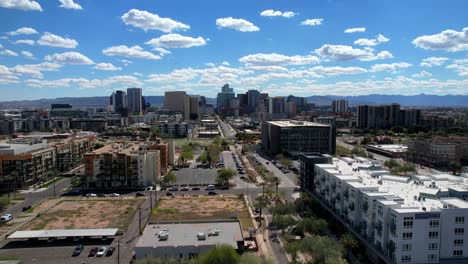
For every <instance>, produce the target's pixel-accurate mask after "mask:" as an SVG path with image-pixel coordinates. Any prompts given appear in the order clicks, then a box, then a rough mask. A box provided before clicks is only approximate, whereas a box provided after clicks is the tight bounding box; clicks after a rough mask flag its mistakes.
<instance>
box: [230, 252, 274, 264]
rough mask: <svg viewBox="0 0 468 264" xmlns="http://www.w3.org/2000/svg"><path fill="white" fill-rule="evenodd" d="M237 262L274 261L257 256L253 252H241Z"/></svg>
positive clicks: (272, 263)
mask: <svg viewBox="0 0 468 264" xmlns="http://www.w3.org/2000/svg"><path fill="white" fill-rule="evenodd" d="M238 263H239V264H274V263H275V262H274V261H273V260H272V259H270V258H266V257H265V256H257V255H255V254H253V253H246V254H243V255H242V256H241V257H240V259H239V262H238Z"/></svg>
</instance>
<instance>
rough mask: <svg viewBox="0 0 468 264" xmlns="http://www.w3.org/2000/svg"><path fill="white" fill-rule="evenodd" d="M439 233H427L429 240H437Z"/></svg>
mask: <svg viewBox="0 0 468 264" xmlns="http://www.w3.org/2000/svg"><path fill="white" fill-rule="evenodd" d="M438 237H439V232H429V238H438Z"/></svg>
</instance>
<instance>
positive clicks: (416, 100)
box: [0, 94, 468, 108]
mask: <svg viewBox="0 0 468 264" xmlns="http://www.w3.org/2000/svg"><path fill="white" fill-rule="evenodd" d="M206 99H207V103H208V104H214V105H215V104H216V98H206ZM337 99H344V100H348V104H349V105H350V106H354V105H358V104H390V103H399V104H400V105H402V106H456V107H468V95H430V94H419V95H383V94H371V95H358V96H336V95H326V96H309V97H307V101H308V102H309V103H314V104H316V105H318V106H325V105H331V102H332V101H333V100H337ZM145 100H146V102H147V103H150V104H151V105H152V106H160V105H163V104H164V96H145ZM51 104H71V105H73V107H105V106H107V105H108V104H109V97H107V96H95V97H62V98H55V99H38V100H18V101H4V102H0V108H29V107H30V108H49V107H50V105H51Z"/></svg>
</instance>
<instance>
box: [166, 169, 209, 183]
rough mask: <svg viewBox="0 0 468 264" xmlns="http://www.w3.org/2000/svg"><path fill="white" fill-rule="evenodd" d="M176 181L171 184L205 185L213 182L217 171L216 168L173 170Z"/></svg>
mask: <svg viewBox="0 0 468 264" xmlns="http://www.w3.org/2000/svg"><path fill="white" fill-rule="evenodd" d="M174 174H175V175H176V182H175V183H173V184H172V185H179V186H180V185H189V186H205V185H208V184H215V183H216V178H217V177H218V172H217V170H216V169H203V168H183V169H180V170H177V171H174Z"/></svg>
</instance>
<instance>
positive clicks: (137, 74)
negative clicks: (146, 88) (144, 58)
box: [133, 72, 143, 76]
mask: <svg viewBox="0 0 468 264" xmlns="http://www.w3.org/2000/svg"><path fill="white" fill-rule="evenodd" d="M133 75H135V76H143V74H141V73H139V72H134V73H133Z"/></svg>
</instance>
